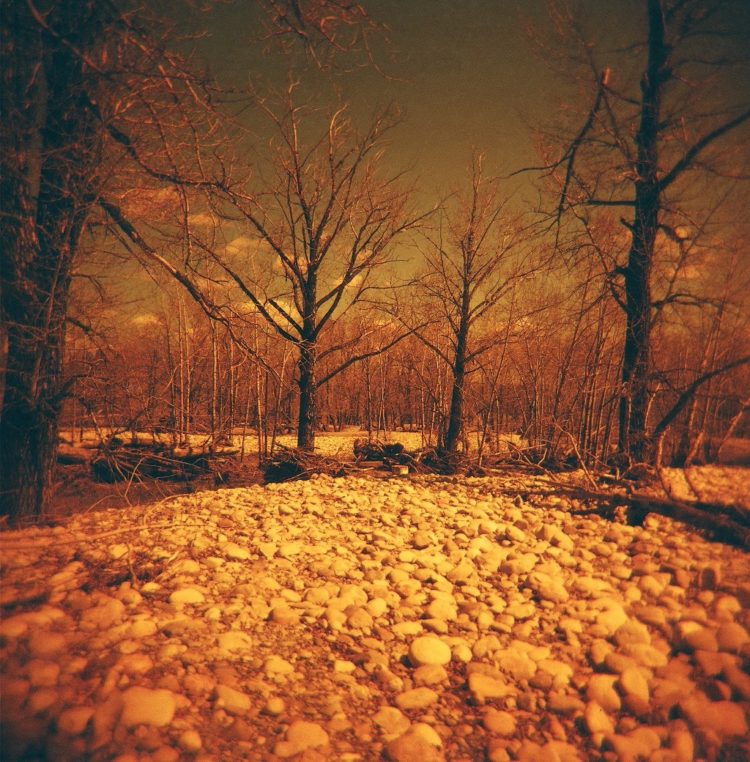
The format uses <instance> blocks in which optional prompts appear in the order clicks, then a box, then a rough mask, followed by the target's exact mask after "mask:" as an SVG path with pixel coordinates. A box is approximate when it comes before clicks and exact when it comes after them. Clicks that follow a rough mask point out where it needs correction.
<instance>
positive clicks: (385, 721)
mask: <svg viewBox="0 0 750 762" xmlns="http://www.w3.org/2000/svg"><path fill="white" fill-rule="evenodd" d="M372 719H373V721H374V722H375V724H376V725H377V726H378V727H379V728H380V729H381V730H382V731H383V735H384V736H385V738H386V740H390V739H392V738H397V737H398V736H400V735H402V734H403V733H405V732H406V731H407V730H408V729H409V727H410V725H411V722H410V721H409V718H408V717H407V716H406V715H405V714H404V713H403V712H402V711H400V710H399V709H396V707H395V706H384V707H381V708H380V709H379V710H378V711H377V712H376V713H375V715H374V716H373V718H372Z"/></svg>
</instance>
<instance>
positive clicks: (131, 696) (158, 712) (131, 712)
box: [120, 685, 176, 728]
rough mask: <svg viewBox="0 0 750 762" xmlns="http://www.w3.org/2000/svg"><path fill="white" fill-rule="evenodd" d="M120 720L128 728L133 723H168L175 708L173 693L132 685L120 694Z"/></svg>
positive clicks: (155, 724) (163, 724) (160, 724)
mask: <svg viewBox="0 0 750 762" xmlns="http://www.w3.org/2000/svg"><path fill="white" fill-rule="evenodd" d="M122 701H123V706H122V714H121V715H120V722H121V723H122V724H123V725H124V726H125V727H126V728H130V727H133V726H135V725H153V726H156V727H163V726H165V725H169V723H170V722H172V718H173V717H174V712H175V708H176V702H175V695H174V693H172V691H168V690H164V689H156V690H152V689H150V688H142V687H141V686H138V685H136V686H133V687H132V688H128V689H127V690H126V691H124V692H123V694H122Z"/></svg>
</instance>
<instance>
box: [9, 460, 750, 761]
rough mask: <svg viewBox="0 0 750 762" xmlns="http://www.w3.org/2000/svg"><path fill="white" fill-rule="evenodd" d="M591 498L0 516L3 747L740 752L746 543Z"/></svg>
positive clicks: (383, 488)
mask: <svg viewBox="0 0 750 762" xmlns="http://www.w3.org/2000/svg"><path fill="white" fill-rule="evenodd" d="M587 507H588V506H587V505H585V504H583V505H582V504H580V503H578V502H577V501H571V500H569V499H567V498H565V497H561V496H560V495H558V494H555V487H554V485H553V484H551V483H550V482H549V481H548V480H547V479H546V478H544V477H530V476H528V475H525V474H524V475H520V474H519V475H518V476H506V477H497V478H484V479H471V478H438V477H414V478H411V479H398V478H390V477H389V478H370V477H368V478H349V479H341V480H332V479H329V478H325V477H319V478H314V479H312V480H311V481H308V482H295V483H290V484H283V485H271V486H268V487H260V486H254V487H248V488H242V489H230V490H222V491H220V492H205V493H198V494H193V495H180V496H177V497H174V498H170V499H168V500H165V501H162V502H160V503H155V504H152V505H148V506H140V507H134V508H130V509H123V510H117V511H114V510H111V511H104V512H90V513H86V514H80V515H77V516H73V517H72V518H70V519H67V520H66V521H65V522H64V523H62V524H60V525H58V526H54V527H38V528H30V529H25V530H22V531H13V532H11V531H6V532H3V533H2V534H0V551H1V552H2V568H1V573H2V576H1V581H2V587H1V588H0V603H2V606H3V612H4V615H3V618H2V622H1V623H0V646H1V650H0V669H1V678H2V694H1V695H2V714H1V715H0V716H1V718H2V731H3V738H2V744H3V746H2V748H3V759H7V760H36V759H40V760H59V761H61V762H64V761H65V760H113V759H115V760H118V762H134V761H135V760H154V761H155V762H169V761H170V760H179V759H188V760H189V759H195V760H202V762H209V760H235V759H248V760H269V761H270V760H279V759H294V760H304V761H305V762H315V761H316V760H343V761H347V760H348V761H349V762H355V761H356V760H378V759H391V760H396V761H400V762H430V761H431V760H443V759H444V760H490V761H491V762H503V761H504V760H524V761H525V762H537V761H538V760H542V761H544V760H550V761H556V760H588V759H592V760H600V759H601V760H633V761H635V760H641V759H643V760H654V762H656V761H657V760H660V761H661V762H669V761H672V760H674V761H675V762H688V761H689V760H693V759H696V760H701V759H705V760H746V759H749V758H750V742H749V741H748V719H749V715H750V675H749V674H748V667H749V666H750V635H748V630H750V558H749V556H748V554H747V553H745V552H743V551H742V550H739V549H737V548H731V547H729V546H726V545H722V544H718V543H710V542H708V541H706V540H705V539H703V538H701V537H699V536H698V535H696V534H694V533H691V532H689V531H687V530H686V529H685V528H684V527H683V526H681V525H679V524H675V523H673V522H671V521H670V520H668V519H665V518H661V517H656V516H650V517H649V518H648V519H647V520H646V523H645V526H644V527H630V526H627V525H623V524H619V523H616V522H610V521H608V520H606V519H604V518H601V517H599V516H596V515H584V514H577V513H576V512H577V511H581V510H583V509H586V508H587Z"/></svg>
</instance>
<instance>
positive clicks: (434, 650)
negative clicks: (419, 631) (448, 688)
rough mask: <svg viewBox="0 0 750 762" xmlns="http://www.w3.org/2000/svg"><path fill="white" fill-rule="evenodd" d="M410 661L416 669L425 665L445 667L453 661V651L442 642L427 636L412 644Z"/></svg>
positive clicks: (415, 640) (417, 639)
mask: <svg viewBox="0 0 750 762" xmlns="http://www.w3.org/2000/svg"><path fill="white" fill-rule="evenodd" d="M409 660H410V661H411V663H412V664H414V666H416V667H421V666H424V665H439V666H444V665H446V664H448V663H449V662H450V660H451V649H450V647H449V646H447V645H446V644H445V643H444V642H443V641H442V640H439V639H438V638H433V637H430V636H429V635H426V636H424V637H421V638H416V639H414V640H413V641H412V642H411V645H410V646H409Z"/></svg>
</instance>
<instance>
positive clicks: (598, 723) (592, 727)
mask: <svg viewBox="0 0 750 762" xmlns="http://www.w3.org/2000/svg"><path fill="white" fill-rule="evenodd" d="M583 718H584V720H585V722H586V727H587V728H588V731H589V733H591V735H592V736H593V735H596V734H598V733H613V732H614V730H615V726H614V724H613V723H612V720H611V719H610V718H609V716H608V715H607V713H606V711H605V710H604V708H603V707H602V706H600V705H599V704H597V703H596V701H589V702H588V704H586V708H585V709H584V711H583Z"/></svg>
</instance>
